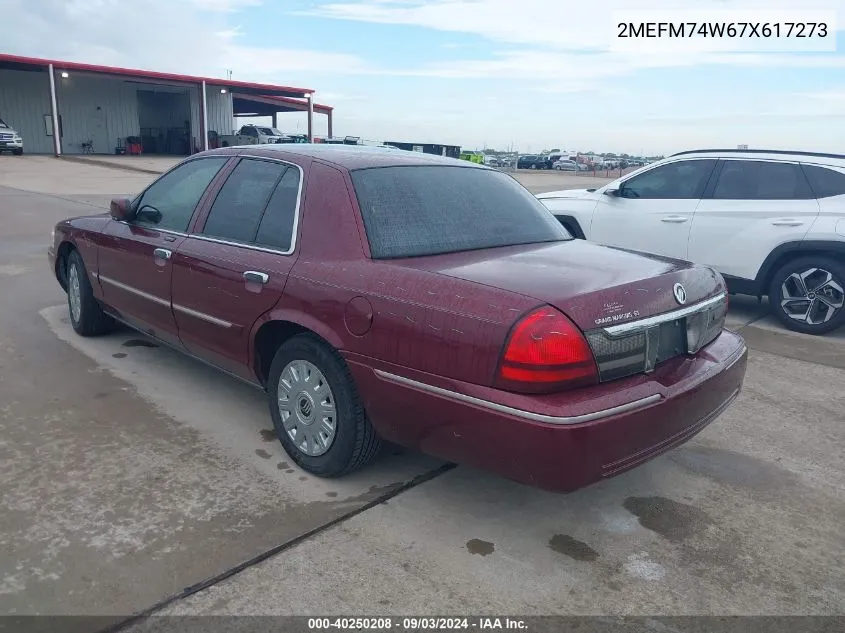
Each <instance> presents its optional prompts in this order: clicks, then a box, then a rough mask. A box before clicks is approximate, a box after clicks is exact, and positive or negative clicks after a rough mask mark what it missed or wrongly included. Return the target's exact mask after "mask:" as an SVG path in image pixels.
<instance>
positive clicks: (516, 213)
mask: <svg viewBox="0 0 845 633" xmlns="http://www.w3.org/2000/svg"><path fill="white" fill-rule="evenodd" d="M351 176H352V182H353V184H354V185H355V193H356V195H357V197H358V204H359V206H360V207H361V215H362V216H363V219H364V226H365V228H366V230H367V239H368V240H369V243H370V252H371V254H372V257H373V258H375V259H391V258H398V257H417V256H422V255H437V254H441V253H455V252H458V251H468V250H475V249H481V248H495V247H499V246H514V245H517V244H535V243H540V242H556V241H560V240H567V239H572V236H571V235H569V233H568V232H567V231H566V229H564V228H563V226H561V224H560V223H559V222H558V221H557V220H556V219H555V217H554V216H553V215H552V214H551V213H550V212H549V211H548V209H546V207H545V206H543V204H542V203H540V201H539V200H537V199H536V198H535V197H534V196H532V195H531V194H530V193H529V192H528V191H527V190H525V189H524V188H523V187H522V186H521V185H519V184H518V183H517V182H516V181H515V180H514V179H513V178H511V177H510V176H507V175H506V174H503V173H501V172H499V171H493V170H487V169H474V168H471V167H448V166H441V165H436V166H434V165H432V166H429V165H414V166H402V167H379V168H371V169H360V170H356V171H353V172H352V173H351Z"/></svg>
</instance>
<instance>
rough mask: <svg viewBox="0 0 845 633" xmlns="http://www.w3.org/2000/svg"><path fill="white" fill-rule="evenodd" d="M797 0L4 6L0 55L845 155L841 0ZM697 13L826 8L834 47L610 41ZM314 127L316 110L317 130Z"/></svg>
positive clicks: (562, 138)
mask: <svg viewBox="0 0 845 633" xmlns="http://www.w3.org/2000/svg"><path fill="white" fill-rule="evenodd" d="M802 3H804V6H806V7H807V8H806V9H800V10H799V9H795V7H796V6H798V5H800V4H801V3H798V2H796V1H795V0H792V1H784V0H745V1H742V2H739V1H731V0H696V1H694V0H577V1H573V0H37V1H33V0H3V3H2V5H3V11H2V15H3V24H5V25H14V29H12V30H4V32H3V36H2V39H0V52H5V53H12V54H19V55H28V56H33V57H45V58H52V59H61V60H68V61H78V62H89V63H97V64H105V65H114V66H124V67H129V68H142V69H147V70H157V71H169V72H179V73H184V74H199V75H205V76H210V77H221V78H224V77H226V72H227V70H229V71H231V72H232V78H233V79H239V80H243V81H256V82H267V83H278V84H282V85H287V86H297V87H305V88H313V89H314V90H315V91H316V93H315V100H316V102H318V103H326V104H329V105H332V106H334V107H335V116H334V133H335V135H336V136H344V135H353V136H360V137H363V138H367V139H371V140H377V141H409V142H434V143H447V144H457V145H461V146H463V147H465V148H468V149H475V148H477V149H482V148H485V147H486V148H495V149H508V148H510V147H513V148H514V149H517V150H519V151H522V152H532V151H535V152H536V151H540V150H542V149H552V148H560V149H564V150H579V151H596V152H615V153H623V152H624V153H628V154H636V155H640V154H645V155H657V154H668V153H671V152H675V151H681V150H685V149H694V148H702V147H734V146H736V145H738V144H747V145H749V146H750V147H760V148H775V149H802V150H813V151H838V152H843V151H845V31H843V30H837V29H845V0H802ZM685 10H688V11H692V10H695V11H699V12H703V13H696V14H690V13H684V12H683V11H685ZM740 10H741V11H743V13H741V14H740V13H736V12H737V11H740ZM690 15H693V16H697V17H698V18H700V19H702V20H703V19H710V20H721V21H731V20H736V19H737V16H748V17H747V18H743V19H747V20H749V21H754V22H757V21H759V22H761V23H763V22H767V21H768V22H770V23H774V22H776V21H781V22H783V21H792V22H798V21H821V20H826V21H827V20H830V21H831V24H829V27H828V28H829V29H830V32H831V35H830V37H828V38H826V39H825V40H823V41H824V42H826V43H827V47H828V49H829V50H827V51H825V52H819V51H816V52H806V51H803V50H795V49H796V48H801V47H804V48H806V47H808V46H811V45H813V43H814V42H822V40H820V39H818V38H816V39H815V40H812V41H808V40H806V39H805V40H803V41H800V40H798V39H797V38H782V39H781V40H772V39H771V38H770V39H769V40H765V39H764V38H756V39H753V38H748V39H743V40H740V39H737V38H733V39H730V38H721V39H718V40H713V39H711V40H702V39H701V38H697V39H690V38H684V39H677V38H676V39H674V40H671V41H670V40H669V39H667V38H661V39H659V40H655V39H651V40H642V39H639V40H630V39H629V40H620V39H619V38H618V37H617V33H618V31H619V28H618V26H617V25H618V23H619V21H620V20H625V21H645V20H654V19H659V20H661V21H674V22H677V21H684V20H685V19H687V18H688V16H690ZM837 18H838V19H839V22H836V21H835V20H836V19H837ZM661 47H662V48H661ZM752 47H755V48H752ZM764 49H765V50H764ZM790 49H792V50H790ZM0 89H2V86H0ZM279 127H280V128H281V129H282V130H283V131H285V132H297V131H299V132H304V131H305V120H304V115H303V114H299V113H292V114H281V115H279ZM325 131H326V122H325V117H323V116H319V115H316V116H315V132H316V133H317V134H322V133H325Z"/></svg>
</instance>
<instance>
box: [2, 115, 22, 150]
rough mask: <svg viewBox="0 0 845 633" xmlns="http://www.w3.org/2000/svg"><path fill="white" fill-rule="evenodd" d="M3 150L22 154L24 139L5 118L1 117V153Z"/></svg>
mask: <svg viewBox="0 0 845 633" xmlns="http://www.w3.org/2000/svg"><path fill="white" fill-rule="evenodd" d="M3 151H9V152H12V154H14V155H15V156H20V155H21V154H23V139H22V138H21V135H20V134H18V133H17V132H16V131H15V130H13V129H12V128H11V126H9V125H8V124H7V123H6V122H5V121H4V120H3V119H0V153H2V152H3Z"/></svg>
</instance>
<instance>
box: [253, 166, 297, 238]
mask: <svg viewBox="0 0 845 633" xmlns="http://www.w3.org/2000/svg"><path fill="white" fill-rule="evenodd" d="M298 203H299V170H298V169H297V168H296V167H288V168H287V171H285V174H284V175H283V176H282V179H281V180H280V181H279V184H278V185H276V190H275V191H274V192H273V195H272V196H270V201H269V202H268V203H267V209H266V210H265V211H264V217H263V218H262V219H261V223H260V224H259V225H258V233H257V234H256V236H255V243H256V244H258V245H259V246H267V247H269V248H275V249H277V250H280V251H287V250H289V249H290V247H291V243H292V241H293V228H294V224H295V217H296V208H297V205H298Z"/></svg>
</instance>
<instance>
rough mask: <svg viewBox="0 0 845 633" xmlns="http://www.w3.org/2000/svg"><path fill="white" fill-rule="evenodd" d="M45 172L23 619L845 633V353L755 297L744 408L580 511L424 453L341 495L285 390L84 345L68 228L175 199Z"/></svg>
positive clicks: (23, 472) (20, 557) (23, 300)
mask: <svg viewBox="0 0 845 633" xmlns="http://www.w3.org/2000/svg"><path fill="white" fill-rule="evenodd" d="M25 158H29V159H33V157H25ZM34 158H35V159H36V160H34V161H32V162H28V161H20V162H18V163H17V164H14V163H12V162H11V161H13V160H14V159H12V158H11V157H9V162H7V161H6V157H3V159H2V161H0V162H2V166H0V183H8V182H9V180H10V179H11V180H12V182H14V184H16V185H17V186H20V187H22V188H28V189H30V191H28V192H27V191H21V190H19V189H7V188H3V187H0V296H2V297H3V301H2V303H3V309H2V310H0V542H2V543H3V547H0V613H18V614H23V613H77V614H82V613H85V614H106V615H115V616H118V615H126V614H129V613H131V612H137V611H143V610H145V609H147V608H149V607H151V606H153V605H155V604H157V603H159V602H160V601H162V600H166V599H167V598H168V597H171V598H174V601H172V602H170V603H169V605H168V606H167V607H166V608H165V609H164V610H163V611H160V612H163V613H196V614H200V613H253V614H257V613H268V614H269V613H296V614H320V615H323V614H326V613H347V614H351V613H360V614H374V613H392V614H397V613H417V614H431V613H436V612H440V613H447V612H457V613H461V612H468V611H476V612H484V613H489V612H490V611H497V612H508V611H509V612H513V613H525V614H529V613H573V614H586V613H606V614H621V613H648V614H656V613H661V614H681V613H687V614H698V613H716V614H732V613H745V614H754V613H758V614H786V613H805V614H810V613H815V614H829V613H839V614H842V613H843V611H845V606H843V605H845V581H844V580H843V578H845V577H843V575H842V573H841V570H842V569H843V568H845V559H843V549H842V547H841V543H842V542H843V540H845V528H843V527H842V526H843V525H845V458H843V455H845V450H843V448H845V424H843V422H845V414H843V413H842V411H843V410H845V407H843V405H845V400H843V398H845V394H843V391H842V389H841V388H839V386H840V385H842V384H843V383H845V372H843V368H845V342H844V341H843V339H842V337H841V336H837V337H824V338H812V337H806V336H801V335H794V334H788V333H785V332H784V331H783V330H782V329H777V328H776V327H775V328H772V327H771V326H770V325H768V324H767V323H766V322H765V317H764V316H763V314H762V311H761V309H760V308H759V306H757V305H756V301H753V300H752V301H750V302H749V301H745V300H734V298H732V315H731V319H732V323H733V326H734V327H737V328H742V329H741V331H742V333H743V335H744V336H745V337H746V339H747V340H748V341H749V344H750V347H751V348H752V351H751V356H750V364H749V369H748V377H747V382H746V387H745V390H744V392H743V394H742V395H741V396H740V398H739V400H737V402H736V403H735V404H734V405H733V406H732V407H731V408H730V409H729V410H728V411H727V412H726V413H725V414H724V415H723V416H722V417H721V418H719V419H718V420H717V421H716V422H714V423H713V424H712V425H711V426H710V427H708V428H707V429H706V430H705V431H704V432H703V433H702V434H700V435H699V436H697V437H696V438H695V439H694V440H692V441H691V442H690V443H688V444H687V445H685V446H684V447H682V448H679V449H677V450H675V451H672V452H671V453H669V454H668V455H666V456H664V457H661V458H659V459H658V460H655V461H653V462H651V463H649V464H647V465H645V466H643V467H641V468H639V469H636V470H634V471H632V472H630V473H627V474H625V475H623V476H621V477H618V478H616V479H613V480H610V481H606V482H603V483H602V484H600V485H597V486H593V487H591V488H588V489H586V490H582V491H579V492H577V493H574V494H572V495H565V496H563V495H552V494H548V493H543V492H540V491H536V490H533V489H531V488H527V487H524V486H520V485H518V484H514V483H511V482H508V481H504V480H502V479H500V478H497V477H494V476H492V475H488V474H486V473H481V472H477V471H473V470H470V469H467V468H462V467H458V468H456V469H453V470H449V471H446V470H442V469H439V467H440V463H439V462H437V461H436V460H431V459H429V458H426V457H423V456H420V455H415V454H407V453H406V454H403V455H392V454H390V453H388V454H386V455H385V456H384V458H383V459H382V460H380V461H379V462H378V463H377V464H375V465H374V466H373V467H372V468H370V469H367V470H365V471H364V472H362V473H359V474H357V475H355V476H354V477H351V478H348V479H342V480H338V481H324V480H316V479H314V478H309V477H308V476H306V475H304V474H303V473H301V472H299V471H298V470H297V469H296V468H294V467H293V466H290V465H289V463H288V460H286V459H285V456H284V454H283V452H282V450H281V447H280V445H279V444H278V443H277V442H276V441H274V439H273V438H272V435H271V434H270V433H269V429H270V423H269V416H268V415H267V413H266V410H265V407H266V404H265V403H264V399H263V397H262V396H261V394H260V392H257V391H253V390H251V389H250V388H248V387H245V386H242V385H241V384H239V383H236V382H233V381H231V380H230V379H228V378H226V377H224V376H222V375H219V374H217V373H216V372H214V371H212V370H209V369H207V368H206V367H205V366H203V365H200V364H198V363H196V362H194V361H192V360H189V359H187V358H184V357H182V356H180V355H178V354H176V353H174V352H171V351H169V350H167V349H164V348H160V347H150V346H148V344H147V342H146V341H145V339H143V337H140V336H138V335H136V334H133V333H131V332H128V331H121V332H117V333H115V334H113V335H110V336H107V337H103V338H100V339H82V338H80V337H77V336H75V335H74V334H73V333H72V331H71V329H70V327H69V324H68V323H67V322H66V308H64V301H65V297H64V294H63V293H62V292H61V290H60V288H59V287H58V285H57V284H56V282H55V281H54V280H53V279H52V277H51V275H50V273H49V271H48V270H47V266H46V256H45V248H46V245H47V241H48V239H49V234H50V233H49V232H50V228H51V226H52V225H53V224H54V223H55V221H57V220H59V219H61V218H63V217H66V216H70V215H78V214H83V213H91V212H97V211H100V210H102V209H104V208H105V206H106V205H107V202H108V199H109V198H110V197H112V196H113V195H126V194H130V193H134V192H137V191H138V190H139V189H141V188H142V187H143V185H144V183H145V182H148V181H149V179H151V178H152V176H151V175H144V174H140V173H138V174H133V173H130V172H126V171H122V170H121V171H118V170H114V169H109V168H106V167H100V166H93V165H85V164H80V163H71V162H69V161H56V160H55V159H51V158H43V159H42V157H34ZM38 159H40V160H38ZM41 160H43V161H47V162H43V163H42V162H41ZM51 161H52V162H51ZM7 165H14V167H9V168H7ZM15 169H16V170H17V171H16V172H15V171H14V170H15ZM27 170H28V171H27ZM80 170H81V171H80ZM10 174H12V175H10ZM15 174H16V175H15ZM543 176H544V177H545V176H546V175H545V174H543ZM569 177H572V176H569ZM574 177H575V178H580V176H574ZM63 188H64V189H67V191H61V190H60V189H63ZM33 191H42V192H46V193H40V194H39V193H33ZM289 471H293V472H289ZM426 475H428V476H432V477H433V478H432V479H430V480H428V481H425V482H422V483H419V480H417V483H416V484H414V479H415V478H416V477H419V476H426ZM303 477H305V479H302V478H303ZM409 482H410V483H409ZM400 486H404V487H403V488H401V489H400ZM397 491H398V494H396V493H397ZM391 495H393V496H391ZM388 496H390V498H389V499H388V500H387V501H386V502H385V503H380V504H379V503H378V502H379V500H380V499H384V498H386V497H388ZM373 504H375V505H373ZM361 510H364V511H363V512H361ZM356 513H357V514H356ZM351 515H354V516H351ZM344 517H349V518H345V519H344ZM273 551H279V552H280V553H278V554H277V555H275V556H272V557H270V558H268V559H267V560H265V561H264V562H262V563H258V564H256V565H253V566H250V567H248V568H246V569H245V570H244V571H241V572H240V573H237V574H236V575H233V576H231V577H229V578H228V579H225V580H221V581H220V582H212V583H211V586H210V587H208V588H206V589H204V590H202V591H198V592H196V593H193V595H190V596H189V597H187V598H180V597H181V596H185V595H186V594H190V593H192V592H193V589H190V588H191V587H194V586H196V585H197V583H202V582H203V581H206V580H208V579H210V578H213V577H215V576H218V575H227V574H229V573H232V572H233V571H234V570H235V569H236V568H237V566H238V564H239V563H243V562H245V561H251V560H253V559H255V557H260V556H263V555H266V554H268V553H272V552H273ZM186 588H189V589H188V591H186Z"/></svg>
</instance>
